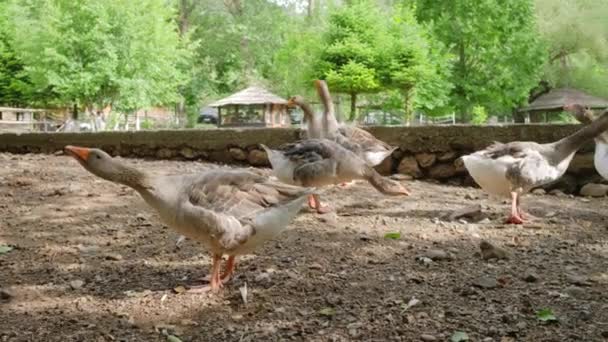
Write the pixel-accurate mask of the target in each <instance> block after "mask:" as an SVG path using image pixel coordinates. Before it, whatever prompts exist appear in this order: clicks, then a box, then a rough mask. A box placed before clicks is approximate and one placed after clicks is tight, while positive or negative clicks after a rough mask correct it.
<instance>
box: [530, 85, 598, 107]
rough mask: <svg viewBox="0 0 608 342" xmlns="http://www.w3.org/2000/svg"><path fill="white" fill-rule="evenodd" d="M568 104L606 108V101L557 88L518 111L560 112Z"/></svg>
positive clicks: (575, 91) (570, 89)
mask: <svg viewBox="0 0 608 342" xmlns="http://www.w3.org/2000/svg"><path fill="white" fill-rule="evenodd" d="M569 103H578V104H580V105H583V106H586V107H589V108H593V109H598V108H599V109H603V108H607V107H608V100H605V99H602V98H599V97H595V96H592V95H589V94H586V93H584V92H582V91H580V90H577V89H573V88H558V89H553V90H551V91H550V92H548V93H546V94H543V95H541V96H539V97H538V98H537V99H536V100H534V101H532V103H530V105H529V106H528V107H525V108H522V109H520V110H519V111H520V112H531V111H553V110H561V109H562V108H563V107H564V105H566V104H569Z"/></svg>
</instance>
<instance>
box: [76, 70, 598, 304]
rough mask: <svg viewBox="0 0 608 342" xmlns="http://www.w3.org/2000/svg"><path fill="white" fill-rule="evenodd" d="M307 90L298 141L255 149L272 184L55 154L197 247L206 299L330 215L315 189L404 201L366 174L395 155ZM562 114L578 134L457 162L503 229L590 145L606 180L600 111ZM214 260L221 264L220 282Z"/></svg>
mask: <svg viewBox="0 0 608 342" xmlns="http://www.w3.org/2000/svg"><path fill="white" fill-rule="evenodd" d="M315 86H316V89H317V92H318V94H319V96H320V98H321V100H322V103H323V104H324V108H325V109H324V113H323V114H322V115H317V114H315V112H314V111H313V110H312V108H311V106H310V104H308V103H307V102H306V101H305V100H304V99H303V98H302V97H301V96H294V97H292V98H291V99H290V100H289V103H290V104H291V105H294V106H296V105H297V106H299V107H301V109H302V110H303V112H304V119H305V121H306V138H305V139H303V140H301V141H298V142H295V143H290V144H286V145H283V146H281V147H279V148H276V149H272V148H270V147H267V146H263V148H264V149H265V150H266V152H267V154H268V158H269V161H270V163H271V165H272V169H273V173H274V176H276V177H268V176H264V175H261V174H259V173H256V172H253V171H251V170H248V169H234V170H210V171H204V172H199V173H195V174H189V175H174V176H159V175H153V174H149V173H148V172H147V171H146V170H138V169H136V168H134V167H133V166H130V165H127V164H125V163H122V162H121V161H118V160H116V159H113V158H112V157H111V156H109V155H108V154H107V153H105V152H103V151H102V150H100V149H95V148H85V147H77V146H66V147H65V151H66V153H67V154H69V155H71V156H73V157H74V158H75V159H76V160H77V161H78V162H79V163H80V164H81V165H82V166H83V167H84V168H85V169H87V170H88V171H89V172H91V173H93V174H94V175H96V176H98V177H101V178H103V179H106V180H108V181H111V182H115V183H120V184H124V185H126V186H129V187H131V188H133V189H135V190H136V191H137V192H138V193H139V194H140V195H141V197H142V198H143V199H144V201H145V202H146V203H147V204H148V205H150V206H151V207H152V208H153V209H154V210H156V212H157V213H158V214H159V216H160V218H161V219H162V221H163V222H164V223H166V224H167V225H168V226H169V227H171V228H172V229H174V230H176V231H177V232H178V233H179V234H182V235H183V236H186V237H188V238H190V239H192V240H195V241H198V242H199V243H201V244H203V246H204V247H205V248H206V249H207V250H208V251H209V252H210V253H211V255H212V259H213V263H212V269H211V274H210V282H209V284H206V285H201V286H196V287H192V288H191V289H190V291H209V290H211V291H214V292H215V291H218V290H219V289H221V288H222V287H223V285H224V284H225V283H226V282H227V281H229V280H230V278H231V276H232V274H233V272H234V269H235V265H236V257H237V256H239V255H243V254H248V253H251V252H253V251H254V250H255V249H256V248H258V247H259V246H260V245H262V244H263V243H264V242H265V241H267V240H269V239H272V238H273V237H274V236H276V235H277V234H278V233H280V232H281V231H283V230H284V229H285V228H286V227H287V226H288V225H289V223H290V222H291V221H292V220H293V219H294V217H295V216H296V215H297V214H298V212H299V211H300V210H301V209H302V207H303V206H304V204H305V203H306V201H308V205H309V206H310V207H311V208H313V209H314V210H316V211H317V212H318V213H325V212H327V211H329V210H331V209H329V208H328V207H326V206H323V205H322V204H321V201H320V198H319V195H320V192H319V191H321V190H322V188H323V187H326V186H329V185H335V184H341V183H345V182H350V181H353V180H364V181H367V182H369V183H370V184H371V185H372V186H373V187H374V188H375V189H377V190H378V191H380V192H381V193H383V194H386V195H392V196H407V195H408V194H409V192H408V191H407V190H406V188H405V187H404V186H403V184H401V183H400V182H399V181H396V180H393V179H389V178H386V177H383V176H381V175H380V174H378V172H376V170H375V169H374V168H373V167H374V166H375V165H378V164H379V163H381V162H382V161H383V160H384V159H385V158H386V157H388V156H389V155H390V154H391V153H392V152H393V151H394V150H395V149H396V147H391V146H389V145H387V144H386V143H384V142H382V141H380V140H378V139H376V138H375V137H374V136H373V135H371V134H370V133H368V132H367V131H365V130H362V129H360V128H358V127H355V126H351V125H345V124H341V123H339V122H338V121H337V120H336V117H335V115H334V108H333V104H332V101H331V97H330V94H329V90H328V88H327V85H326V84H325V82H324V81H316V82H315ZM566 109H567V110H571V111H572V112H574V113H575V115H576V116H577V118H579V120H581V121H584V122H586V123H588V125H586V126H584V127H583V128H582V129H581V130H579V131H578V132H576V133H574V134H572V135H570V136H568V137H565V138H563V139H561V140H559V141H556V142H554V143H550V144H537V143H535V142H510V143H506V144H502V143H495V144H493V145H491V146H489V147H488V148H486V149H485V150H482V151H478V152H476V153H473V154H470V155H468V156H464V157H463V161H464V164H465V167H466V168H467V170H468V171H469V173H470V174H471V176H472V177H473V178H474V180H475V181H476V182H477V183H478V184H479V185H480V186H481V187H482V189H484V190H485V191H487V192H489V193H491V194H495V195H499V196H507V197H510V198H511V200H512V206H511V212H510V215H509V218H508V222H510V223H515V224H520V223H522V222H523V221H524V218H525V217H524V213H523V211H522V210H521V207H520V196H521V195H522V194H524V193H525V192H527V191H529V190H530V189H532V188H535V187H538V186H541V185H543V184H547V183H550V182H553V181H555V180H557V179H558V178H559V177H561V176H562V175H563V174H564V173H565V171H566V169H567V168H568V164H569V163H570V161H571V160H572V157H573V156H574V154H575V152H576V151H577V150H578V149H579V148H580V147H582V146H583V144H584V143H586V142H587V141H589V140H591V139H594V138H595V139H596V143H597V145H598V148H596V156H595V161H596V166H597V167H598V171H599V172H600V173H601V174H602V175H603V176H604V177H606V176H608V163H607V161H608V155H607V153H608V135H607V136H604V135H603V132H604V131H605V130H607V129H608V111H606V112H605V113H604V114H603V115H602V116H601V117H599V118H598V119H597V120H595V118H594V117H593V116H592V114H590V113H589V112H588V111H585V110H584V108H582V107H581V106H577V105H572V106H569V107H567V108H566ZM224 255H227V256H228V259H227V261H226V265H225V267H224V268H225V269H224V272H222V270H221V262H222V257H223V256H224Z"/></svg>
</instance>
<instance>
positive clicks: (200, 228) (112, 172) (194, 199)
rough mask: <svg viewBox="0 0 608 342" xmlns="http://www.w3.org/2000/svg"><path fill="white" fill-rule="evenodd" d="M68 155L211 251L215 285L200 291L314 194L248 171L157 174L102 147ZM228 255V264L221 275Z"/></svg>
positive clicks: (220, 278)
mask: <svg viewBox="0 0 608 342" xmlns="http://www.w3.org/2000/svg"><path fill="white" fill-rule="evenodd" d="M65 151H66V152H67V153H68V154H69V155H71V156H73V157H74V158H75V159H76V160H77V161H78V162H79V163H80V165H82V166H83V167H84V168H85V169H87V170H88V171H89V172H91V173H92V174H94V175H96V176H98V177H101V178H103V179H106V180H109V181H111V182H115V183H120V184H124V185H127V186H129V187H131V188H133V189H135V190H136V191H137V192H138V193H139V194H140V195H141V197H142V198H143V199H144V200H145V201H146V203H148V204H149V205H150V206H151V207H152V208H153V209H155V210H156V211H157V212H158V214H159V215H160V217H161V219H162V220H163V221H164V222H165V223H166V224H167V225H168V226H169V227H171V228H172V229H174V230H176V231H177V232H179V233H180V234H182V235H184V236H186V237H188V238H190V239H192V240H195V241H198V242H200V243H201V244H203V245H204V246H205V247H206V248H207V250H209V251H210V252H211V254H212V255H213V266H212V271H211V282H210V286H204V287H199V288H198V289H197V290H204V291H206V290H213V291H217V290H219V289H220V288H221V287H222V286H223V283H225V282H226V281H228V280H229V279H230V277H231V275H232V273H233V271H234V267H235V262H236V256H237V255H242V254H248V253H251V252H252V251H254V250H255V249H256V248H257V247H259V246H260V245H262V244H263V243H264V242H265V241H267V240H269V239H272V238H273V237H274V236H275V235H277V234H278V233H280V232H281V231H283V230H284V229H285V228H286V227H287V225H288V224H289V223H290V222H291V221H292V219H293V218H294V217H295V216H296V214H297V213H298V212H299V211H300V209H301V208H302V205H303V204H304V203H305V202H306V198H307V197H308V195H309V194H311V193H312V192H313V190H312V189H306V188H301V187H298V186H293V185H287V184H283V183H280V182H277V181H272V180H269V179H268V178H267V177H264V176H261V175H259V174H255V173H253V172H249V171H246V170H232V171H226V170H212V171H206V172H201V173H196V174H191V175H178V176H154V175H150V174H148V173H147V172H145V171H143V170H138V169H136V168H134V167H132V166H129V165H125V164H123V163H121V162H119V161H117V160H115V159H113V158H112V157H110V156H109V155H108V154H107V153H105V152H103V151H101V150H98V149H89V148H84V147H76V146H66V147H65ZM224 254H227V255H228V256H229V257H228V263H227V265H226V272H225V273H224V274H223V275H221V276H220V263H221V260H222V255H224Z"/></svg>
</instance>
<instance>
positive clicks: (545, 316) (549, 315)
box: [536, 309, 557, 323]
mask: <svg viewBox="0 0 608 342" xmlns="http://www.w3.org/2000/svg"><path fill="white" fill-rule="evenodd" d="M536 318H537V319H538V320H539V321H541V322H545V323H550V322H556V321H557V317H555V315H554V314H553V310H551V309H541V310H539V311H537V312H536Z"/></svg>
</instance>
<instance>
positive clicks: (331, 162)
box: [262, 139, 409, 214]
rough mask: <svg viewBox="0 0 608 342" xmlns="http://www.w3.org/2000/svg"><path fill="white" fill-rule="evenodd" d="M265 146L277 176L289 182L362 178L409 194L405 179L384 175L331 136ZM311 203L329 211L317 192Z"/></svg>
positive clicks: (310, 183) (391, 192) (390, 192)
mask: <svg viewBox="0 0 608 342" xmlns="http://www.w3.org/2000/svg"><path fill="white" fill-rule="evenodd" d="M262 147H263V148H264V150H266V153H267V154H268V160H269V161H270V164H271V165H272V169H273V172H274V174H275V175H276V177H277V178H278V179H279V180H280V181H282V182H285V183H288V184H295V185H300V186H305V187H322V186H325V185H333V184H340V183H344V182H349V181H351V180H357V179H361V180H366V181H368V182H369V183H370V184H371V185H372V186H373V187H374V188H375V189H376V190H378V191H380V192H382V193H383V194H386V195H409V192H408V191H407V190H406V189H405V188H404V187H403V185H401V183H399V182H397V181H394V180H391V179H388V178H385V177H382V176H381V175H380V174H379V173H378V172H377V171H376V170H374V168H373V167H371V166H370V165H369V164H367V163H366V162H365V160H363V158H361V157H360V156H358V155H357V154H355V153H354V152H352V151H350V150H348V149H346V148H344V147H342V146H341V145H340V144H338V143H336V142H334V141H331V140H328V139H308V140H302V141H299V142H296V143H291V144H285V145H283V146H281V147H279V149H270V148H268V147H267V146H265V145H262ZM309 205H310V207H311V208H313V209H316V210H317V212H318V213H320V214H323V213H326V212H328V211H329V208H327V207H325V206H323V205H322V204H321V202H320V200H319V196H318V195H317V194H313V195H311V196H310V198H309Z"/></svg>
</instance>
